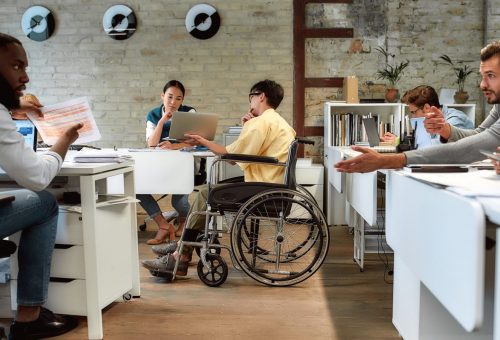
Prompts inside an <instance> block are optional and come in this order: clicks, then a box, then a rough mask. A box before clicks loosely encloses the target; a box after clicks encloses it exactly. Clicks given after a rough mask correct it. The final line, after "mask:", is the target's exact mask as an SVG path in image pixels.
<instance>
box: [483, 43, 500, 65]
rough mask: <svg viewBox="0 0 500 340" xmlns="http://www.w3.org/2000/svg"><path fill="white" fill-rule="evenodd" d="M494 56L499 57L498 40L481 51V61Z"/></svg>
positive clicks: (499, 45) (499, 47) (499, 44)
mask: <svg viewBox="0 0 500 340" xmlns="http://www.w3.org/2000/svg"><path fill="white" fill-rule="evenodd" d="M494 56H499V57H500V40H499V41H495V42H492V43H491V44H488V45H486V46H485V47H483V48H482V49H481V61H486V60H488V59H490V58H492V57H494Z"/></svg>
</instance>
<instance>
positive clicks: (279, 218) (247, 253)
mask: <svg viewBox="0 0 500 340" xmlns="http://www.w3.org/2000/svg"><path fill="white" fill-rule="evenodd" d="M329 241H330V237H329V231H328V226H327V224H326V219H325V217H324V215H323V213H322V212H321V210H320V209H319V208H318V206H317V205H316V204H315V202H314V201H313V200H312V199H311V198H310V197H309V196H308V195H306V194H303V193H301V192H298V191H294V190H288V189H283V190H273V191H267V192H264V193H261V194H258V195H255V196H253V197H252V198H251V199H250V200H249V201H247V202H246V203H245V204H244V205H243V206H242V207H241V208H240V210H239V211H238V214H237V216H236V217H235V219H234V221H233V226H232V232H231V246H232V249H233V253H234V255H235V259H236V261H237V262H238V264H239V265H240V267H241V268H242V269H243V271H245V273H246V274H247V275H249V276H250V277H252V278H253V279H255V280H256V281H258V282H261V283H264V284H267V285H271V286H289V285H294V284H297V283H299V282H302V281H304V280H306V279H307V278H309V277H310V276H311V275H313V274H314V273H315V272H316V271H317V270H318V269H319V267H320V266H321V264H322V263H323V261H324V259H325V257H326V255H327V252H328V246H329Z"/></svg>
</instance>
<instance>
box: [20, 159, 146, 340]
mask: <svg viewBox="0 0 500 340" xmlns="http://www.w3.org/2000/svg"><path fill="white" fill-rule="evenodd" d="M117 175H121V176H122V178H123V187H124V193H125V195H124V197H122V198H121V200H113V199H112V198H111V197H108V196H102V197H99V200H98V201H97V202H96V200H95V192H96V191H99V190H102V189H98V188H105V186H106V180H107V178H109V177H112V176H117ZM60 176H68V185H71V186H73V185H77V186H78V187H79V189H80V193H81V205H79V206H76V207H72V208H71V209H70V210H64V209H65V206H61V208H60V214H59V220H58V231H57V236H56V248H55V249H54V253H53V260H52V267H51V282H50V284H49V299H48V301H47V303H46V305H45V306H46V307H47V308H49V309H51V310H53V311H54V312H56V313H62V314H73V315H83V316H87V322H88V337H89V339H102V338H103V327H102V315H101V311H102V309H103V308H105V307H106V306H108V305H109V304H110V303H111V302H113V301H115V300H116V299H118V298H120V297H122V296H123V295H124V294H131V295H132V296H140V282H139V258H138V242H137V226H136V224H137V223H136V206H135V193H134V167H133V165H132V163H131V162H126V163H106V164H103V163H101V164H97V163H94V164H75V163H64V165H63V168H62V169H61V172H60V173H59V175H58V177H60ZM99 192H100V193H101V192H103V191H99ZM17 237H18V238H19V235H17ZM58 245H64V246H63V247H61V246H58ZM11 262H12V272H13V273H12V274H13V275H12V277H13V278H14V279H13V280H12V281H11V297H12V298H11V301H12V308H13V309H16V302H15V300H16V299H15V297H16V287H17V280H16V279H15V278H17V256H15V255H14V256H12V257H11ZM53 278H58V279H59V280H57V282H56V281H54V280H53Z"/></svg>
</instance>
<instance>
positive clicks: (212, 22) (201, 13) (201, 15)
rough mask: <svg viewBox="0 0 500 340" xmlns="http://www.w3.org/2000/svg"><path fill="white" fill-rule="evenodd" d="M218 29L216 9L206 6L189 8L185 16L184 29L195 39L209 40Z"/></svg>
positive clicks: (218, 17) (218, 18)
mask: <svg viewBox="0 0 500 340" xmlns="http://www.w3.org/2000/svg"><path fill="white" fill-rule="evenodd" d="M219 27H220V16H219V13H217V9H215V8H214V7H213V6H210V5H207V4H199V5H195V6H193V7H191V9H190V10H189V11H188V12H187V14H186V29H187V31H188V32H189V34H191V35H192V36H193V37H195V38H196V39H202V40H205V39H210V38H211V37H213V36H214V35H215V34H217V31H218V30H219Z"/></svg>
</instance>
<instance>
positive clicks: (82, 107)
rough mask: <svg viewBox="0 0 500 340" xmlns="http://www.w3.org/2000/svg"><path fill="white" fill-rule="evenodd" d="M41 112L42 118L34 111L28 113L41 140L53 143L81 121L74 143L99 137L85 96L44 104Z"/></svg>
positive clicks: (85, 141) (83, 142) (82, 142)
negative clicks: (81, 125)
mask: <svg viewBox="0 0 500 340" xmlns="http://www.w3.org/2000/svg"><path fill="white" fill-rule="evenodd" d="M42 112H43V114H44V117H43V118H42V117H39V116H37V115H36V114H34V113H29V114H28V116H29V118H30V120H31V121H32V122H33V123H34V124H35V126H36V128H37V129H38V131H39V132H40V135H41V136H42V139H43V141H44V142H45V143H47V144H49V145H54V144H55V143H56V141H57V140H58V139H59V137H60V136H61V135H62V134H64V132H65V131H66V130H67V129H68V128H69V127H71V126H73V125H74V124H76V123H83V128H81V129H80V130H78V133H79V134H80V136H79V137H78V139H77V140H76V141H75V142H74V144H85V143H89V142H94V141H97V140H99V139H101V133H100V132H99V128H98V127H97V124H96V122H95V120H94V116H93V115H92V111H91V110H90V105H89V102H88V100H87V98H86V97H81V98H76V99H71V100H68V101H65V102H63V103H58V104H54V105H47V106H44V107H42Z"/></svg>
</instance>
